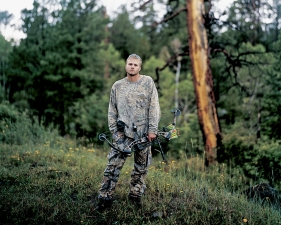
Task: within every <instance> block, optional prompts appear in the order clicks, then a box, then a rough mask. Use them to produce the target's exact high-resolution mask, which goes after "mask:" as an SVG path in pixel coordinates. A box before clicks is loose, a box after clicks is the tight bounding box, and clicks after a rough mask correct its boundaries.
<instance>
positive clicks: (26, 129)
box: [0, 102, 58, 145]
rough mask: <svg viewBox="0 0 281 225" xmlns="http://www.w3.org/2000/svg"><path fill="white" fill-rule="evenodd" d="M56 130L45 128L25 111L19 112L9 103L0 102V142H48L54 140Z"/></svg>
mask: <svg viewBox="0 0 281 225" xmlns="http://www.w3.org/2000/svg"><path fill="white" fill-rule="evenodd" d="M57 138H58V133H57V132H56V130H53V129H52V130H49V131H48V130H47V129H46V128H44V127H43V126H41V125H39V124H38V122H37V120H36V119H34V120H31V119H30V118H29V116H28V114H27V112H22V113H21V112H19V111H17V110H16V109H15V108H14V107H13V106H12V105H10V104H9V103H6V102H4V103H1V104H0V142H1V143H5V144H11V145H12V144H17V145H21V144H24V143H33V144H35V143H46V142H48V143H50V141H51V140H53V142H54V141H56V140H57Z"/></svg>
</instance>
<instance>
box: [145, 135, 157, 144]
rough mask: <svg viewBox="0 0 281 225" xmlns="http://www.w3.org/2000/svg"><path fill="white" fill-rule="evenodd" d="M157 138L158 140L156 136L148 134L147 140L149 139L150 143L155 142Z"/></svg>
mask: <svg viewBox="0 0 281 225" xmlns="http://www.w3.org/2000/svg"><path fill="white" fill-rule="evenodd" d="M155 138H156V134H154V133H148V136H147V139H148V141H149V142H152V141H154V139H155Z"/></svg>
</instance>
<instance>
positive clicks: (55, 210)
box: [0, 139, 281, 225]
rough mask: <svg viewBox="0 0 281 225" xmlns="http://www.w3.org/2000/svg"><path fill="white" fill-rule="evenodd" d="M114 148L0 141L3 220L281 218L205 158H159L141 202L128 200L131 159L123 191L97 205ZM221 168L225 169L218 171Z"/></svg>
mask: <svg viewBox="0 0 281 225" xmlns="http://www.w3.org/2000/svg"><path fill="white" fill-rule="evenodd" d="M108 151H109V150H108V149H106V150H99V149H96V147H95V146H90V147H87V148H86V147H81V146H77V144H76V142H75V141H73V140H70V139H66V140H63V139H60V141H51V143H50V142H48V141H47V142H46V143H45V144H42V145H30V144H26V145H4V144H0V221H1V222H0V223H1V224H128V225H129V224H130V225H131V224H200V225H201V224H206V225H207V224H210V225H215V224H219V225H223V224H257V225H260V224H268V225H275V224H281V215H280V208H276V207H271V206H270V204H266V205H263V206H262V205H261V204H260V202H252V201H249V200H247V199H246V197H245V196H244V195H243V194H240V193H241V191H242V190H243V189H246V188H247V187H249V186H248V185H249V183H247V182H249V181H248V180H247V179H246V178H245V177H244V176H243V175H241V174H239V173H237V174H236V175H232V177H230V176H229V175H227V173H226V171H225V170H226V168H224V167H223V166H220V168H218V167H213V168H211V169H209V170H208V171H203V169H202V165H203V160H202V159H201V158H200V157H194V158H192V159H188V160H187V159H181V160H172V159H171V158H170V157H169V159H170V160H169V164H163V163H161V161H160V159H158V158H154V160H153V164H152V165H151V166H150V168H149V174H148V176H147V178H146V184H147V190H146V194H145V196H144V197H143V207H142V208H141V209H136V208H135V207H134V206H133V205H131V204H130V203H129V202H128V201H127V193H128V190H129V180H130V173H131V170H132V167H133V158H129V159H128V161H127V162H126V164H125V166H124V168H123V170H122V172H121V176H120V179H119V182H118V185H117V189H116V195H118V196H119V197H120V199H119V200H117V201H116V202H115V203H114V205H113V207H112V208H111V209H109V210H106V211H105V212H103V213H98V212H96V211H94V207H93V205H92V204H91V202H93V201H92V200H93V199H95V197H96V193H97V191H98V188H99V184H100V182H101V178H102V173H103V170H104V168H105V165H106V163H107V159H106V155H107V152H108ZM218 171H219V172H218Z"/></svg>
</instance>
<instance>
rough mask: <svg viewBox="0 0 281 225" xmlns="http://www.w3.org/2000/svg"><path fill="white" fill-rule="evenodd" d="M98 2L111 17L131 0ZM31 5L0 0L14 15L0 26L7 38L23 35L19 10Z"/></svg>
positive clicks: (0, 7)
mask: <svg viewBox="0 0 281 225" xmlns="http://www.w3.org/2000/svg"><path fill="white" fill-rule="evenodd" d="M100 2H101V4H103V5H104V6H106V9H107V12H108V14H109V16H110V17H111V16H113V15H114V11H116V10H117V9H118V7H119V6H120V5H122V4H127V5H128V6H129V5H130V2H132V0H131V1H130V0H100ZM155 2H156V1H155ZM219 2H220V3H219V6H220V8H221V9H224V8H226V7H228V6H229V5H230V3H231V2H233V0H220V1H219ZM32 7H33V0H0V11H8V12H9V13H12V14H13V15H14V19H13V20H12V21H11V24H15V26H14V27H6V28H5V29H4V27H3V26H2V27H0V31H1V33H2V34H3V35H4V37H5V38H6V39H7V40H10V39H11V38H14V39H15V40H19V39H21V38H24V37H25V35H24V34H23V33H22V32H21V31H18V30H16V27H19V26H20V25H21V23H22V22H21V19H20V12H21V10H22V9H24V8H27V9H32ZM158 10H160V9H158Z"/></svg>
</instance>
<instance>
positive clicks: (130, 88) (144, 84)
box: [99, 75, 160, 200]
mask: <svg viewBox="0 0 281 225" xmlns="http://www.w3.org/2000/svg"><path fill="white" fill-rule="evenodd" d="M159 120H160V107H159V102H158V93H157V90H156V87H155V84H154V82H153V80H152V78H151V77H149V76H144V75H142V77H141V78H140V80H139V81H137V82H130V81H128V80H127V78H124V79H122V80H119V81H117V82H115V84H114V85H113V86H112V89H111V95H110V103H109V110H108V125H109V129H110V131H111V132H112V134H113V144H114V145H119V146H120V145H124V146H127V145H129V144H130V143H132V142H133V141H134V140H135V139H136V138H139V137H143V136H144V135H147V133H148V132H151V133H154V134H157V130H158V123H159ZM117 121H123V122H124V123H125V129H124V131H123V132H120V131H118V130H117ZM134 125H135V126H136V129H137V131H134V130H133V126H134ZM134 150H135V151H134V169H133V171H132V174H131V182H130V192H129V196H130V197H134V198H140V197H141V196H142V195H143V193H144V191H145V188H146V186H145V182H144V179H145V176H146V174H147V171H148V169H147V168H148V165H149V164H150V161H151V147H150V146H148V147H147V146H145V147H144V148H141V147H140V146H139V145H138V146H136V145H135V146H134ZM107 157H108V164H107V167H106V169H105V171H104V176H103V180H102V184H101V188H100V189H99V198H100V199H104V200H110V199H112V196H113V193H114V190H115V187H116V183H117V181H118V178H119V174H120V171H121V169H122V168H123V166H124V164H125V161H126V158H127V157H128V155H126V154H124V153H122V152H120V151H117V150H115V149H114V148H111V151H110V153H109V154H108V156H107Z"/></svg>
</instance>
